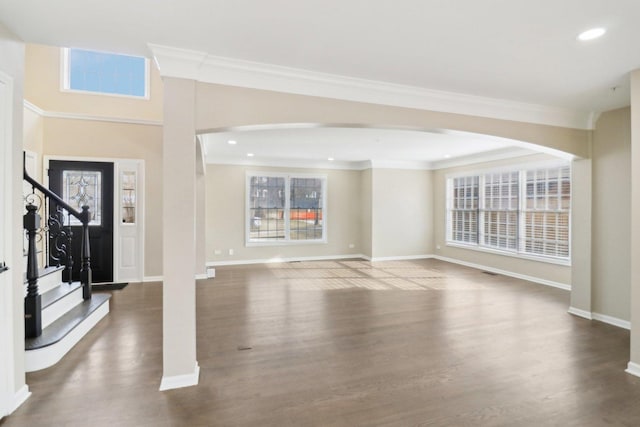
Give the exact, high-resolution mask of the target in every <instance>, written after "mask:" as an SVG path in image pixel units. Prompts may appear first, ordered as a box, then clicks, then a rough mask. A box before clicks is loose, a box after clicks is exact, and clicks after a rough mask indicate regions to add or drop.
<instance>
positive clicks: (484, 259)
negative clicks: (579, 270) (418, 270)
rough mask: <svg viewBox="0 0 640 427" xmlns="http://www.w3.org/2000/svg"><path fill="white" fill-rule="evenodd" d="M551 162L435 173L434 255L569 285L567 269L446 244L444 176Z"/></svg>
mask: <svg viewBox="0 0 640 427" xmlns="http://www.w3.org/2000/svg"><path fill="white" fill-rule="evenodd" d="M550 159H552V158H551V157H550V156H547V155H532V156H526V157H519V158H515V159H505V160H499V161H494V162H484V163H477V164H474V165H467V166H463V167H456V168H447V169H439V170H437V171H434V177H433V189H434V190H433V194H434V201H433V210H434V215H433V218H434V230H435V233H434V243H435V251H434V253H435V254H436V255H439V256H443V257H446V258H453V259H456V260H460V261H463V262H468V263H473V264H478V265H482V266H485V267H491V268H494V269H499V270H504V271H508V272H511V273H516V274H520V275H525V276H530V277H535V278H538V279H543V280H546V281H551V282H555V283H559V284H563V285H571V267H570V266H565V265H557V264H551V263H547V262H539V261H533V260H527V259H522V258H516V257H513V256H508V255H499V254H492V253H487V252H481V251H477V250H473V249H465V248H460V247H454V246H447V244H446V206H447V204H446V203H447V202H446V200H447V199H446V197H447V195H446V179H447V175H448V174H453V173H460V172H466V171H468V172H475V171H478V170H482V169H493V168H501V167H509V166H511V165H515V164H518V165H520V164H523V163H531V162H540V161H545V160H550Z"/></svg>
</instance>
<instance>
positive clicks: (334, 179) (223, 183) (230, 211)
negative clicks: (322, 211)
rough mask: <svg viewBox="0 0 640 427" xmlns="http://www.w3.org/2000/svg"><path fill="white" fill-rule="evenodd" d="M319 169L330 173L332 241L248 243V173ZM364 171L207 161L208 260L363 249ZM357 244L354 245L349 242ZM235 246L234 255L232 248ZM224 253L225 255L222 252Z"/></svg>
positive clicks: (332, 253)
mask: <svg viewBox="0 0 640 427" xmlns="http://www.w3.org/2000/svg"><path fill="white" fill-rule="evenodd" d="M247 171H252V172H279V173H288V172H291V173H296V172H297V173H305V174H309V173H317V174H323V175H326V176H327V196H328V199H327V215H326V224H327V225H326V226H327V233H328V234H327V243H326V244H324V243H311V244H294V245H282V246H250V247H247V246H246V245H245V218H246V214H245V204H246V203H245V197H246V195H245V188H246V172H247ZM360 174H361V172H360V171H353V170H337V169H313V170H310V169H295V168H274V167H262V166H235V165H217V164H209V165H207V174H206V177H207V195H206V203H207V222H206V233H207V261H208V262H234V261H249V260H267V259H272V258H299V257H325V256H327V257H330V256H343V255H357V254H360V253H362V250H363V247H362V243H361V238H360V233H361V227H360V218H361V215H362V208H361V206H360V197H359V195H360V188H361V187H360V186H361V179H360ZM350 244H353V245H354V247H353V248H349V245H350ZM230 249H231V250H233V255H230V254H229V250H230ZM216 251H220V254H216Z"/></svg>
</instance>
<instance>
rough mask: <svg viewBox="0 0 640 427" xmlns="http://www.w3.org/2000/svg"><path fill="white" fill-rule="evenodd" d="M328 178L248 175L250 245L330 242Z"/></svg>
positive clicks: (269, 174)
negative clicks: (327, 215) (328, 228)
mask: <svg viewBox="0 0 640 427" xmlns="http://www.w3.org/2000/svg"><path fill="white" fill-rule="evenodd" d="M326 194H327V178H326V176H311V175H294V174H291V175H290V174H273V173H248V174H247V199H246V203H247V213H246V229H247V232H246V235H247V244H252V243H255V244H270V243H271V244H284V243H293V242H298V243H301V242H307V243H310V242H321V243H323V242H326V233H327V230H326V220H325V212H326V200H327V197H326Z"/></svg>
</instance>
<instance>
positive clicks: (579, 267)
mask: <svg viewBox="0 0 640 427" xmlns="http://www.w3.org/2000/svg"><path fill="white" fill-rule="evenodd" d="M591 164H592V163H591V159H582V160H574V161H573V163H572V164H571V185H572V186H573V188H572V189H571V303H570V304H571V306H570V307H569V313H571V314H575V315H576V316H580V317H584V318H586V319H591V318H592V314H591V194H592V184H591Z"/></svg>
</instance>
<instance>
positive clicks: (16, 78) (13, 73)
mask: <svg viewBox="0 0 640 427" xmlns="http://www.w3.org/2000/svg"><path fill="white" fill-rule="evenodd" d="M0 58H2V60H0V71H1V72H2V73H3V74H4V75H6V76H8V77H9V78H10V79H11V80H12V90H13V94H12V104H11V105H10V106H8V107H9V111H8V112H9V114H10V117H11V119H10V122H11V123H10V125H9V129H7V130H6V131H7V134H5V135H8V138H7V140H6V144H9V146H8V147H7V146H4V143H5V142H4V141H3V147H2V152H3V156H4V155H5V153H9V155H10V156H11V157H10V162H9V163H10V164H11V165H13V167H12V168H11V169H8V170H7V169H5V168H4V167H3V168H2V171H0V173H3V174H5V178H6V179H7V180H8V181H9V185H8V186H9V187H10V189H11V191H10V194H9V195H8V197H7V199H8V200H9V203H8V206H3V207H2V208H3V209H5V214H9V216H10V217H9V218H7V224H8V225H9V226H8V228H9V230H10V231H9V235H7V236H2V241H3V243H5V244H6V243H7V240H8V241H9V242H10V243H9V244H6V246H7V247H8V248H9V251H8V253H6V254H5V256H6V257H7V259H6V260H5V261H6V262H7V265H8V266H9V267H10V270H9V271H7V272H5V273H2V274H3V275H5V278H6V280H7V281H8V282H9V283H8V285H9V286H6V287H5V289H3V291H4V292H3V299H2V301H0V319H1V320H2V322H0V345H1V346H2V350H1V351H0V353H2V354H0V361H1V362H2V363H3V368H4V369H2V370H0V372H2V373H3V374H6V376H5V375H2V377H1V378H0V395H1V396H2V397H6V396H5V390H6V391H8V392H9V394H11V396H9V398H10V399H11V400H12V401H11V402H6V401H5V402H2V405H0V408H2V409H5V410H8V411H11V410H12V409H14V407H15V406H16V405H18V404H20V403H22V402H21V400H22V399H26V398H27V397H28V389H27V387H26V384H25V371H24V288H23V283H22V280H23V279H22V274H21V273H20V271H21V268H16V266H19V265H21V264H22V239H23V234H22V214H23V209H24V207H23V205H22V203H19V201H21V200H22V168H21V167H20V165H22V143H23V135H22V133H23V118H22V116H23V87H24V44H23V43H22V42H21V41H20V40H19V39H18V38H17V37H15V36H14V35H13V34H11V32H9V31H8V30H7V29H6V28H5V27H4V26H3V25H2V24H0ZM7 148H8V149H7ZM16 166H17V167H16ZM3 191H4V190H3ZM3 229H4V227H3ZM3 284H5V283H4V282H3ZM5 369H6V371H5ZM21 393H22V394H21ZM2 415H4V414H3V413H0V416H2Z"/></svg>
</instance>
